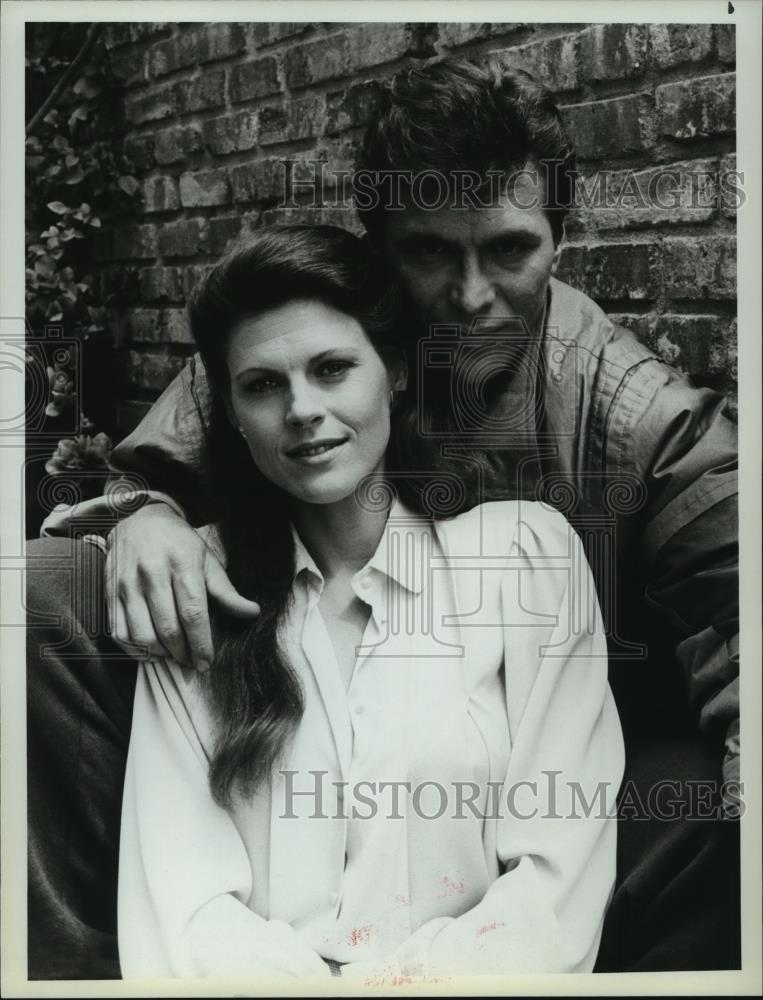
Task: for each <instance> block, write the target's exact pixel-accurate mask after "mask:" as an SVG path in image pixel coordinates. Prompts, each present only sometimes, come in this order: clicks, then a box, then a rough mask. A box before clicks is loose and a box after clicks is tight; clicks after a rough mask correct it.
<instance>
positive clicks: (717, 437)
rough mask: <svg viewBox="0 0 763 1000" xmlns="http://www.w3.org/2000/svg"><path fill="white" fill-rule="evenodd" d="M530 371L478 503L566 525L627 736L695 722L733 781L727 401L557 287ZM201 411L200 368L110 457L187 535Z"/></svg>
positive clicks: (196, 494) (198, 496)
mask: <svg viewBox="0 0 763 1000" xmlns="http://www.w3.org/2000/svg"><path fill="white" fill-rule="evenodd" d="M530 361H531V362H532V365H533V366H534V371H533V376H532V377H531V378H530V379H528V385H532V386H533V387H534V388H533V390H532V394H533V398H532V399H528V407H529V408H530V409H532V412H533V418H532V421H531V429H530V430H528V427H529V426H530V425H529V424H528V425H526V426H524V427H523V428H522V430H521V433H519V434H517V435H513V432H511V431H507V432H506V433H505V434H504V436H503V437H501V433H502V432H501V429H500V425H496V426H497V427H498V429H497V430H495V428H494V430H493V432H492V436H491V438H490V441H491V444H490V446H489V447H488V449H487V450H489V451H492V454H493V456H494V465H495V468H496V469H497V470H498V473H497V478H496V476H494V477H493V481H492V483H490V484H489V485H488V488H487V489H486V491H485V494H484V495H483V496H481V497H475V498H474V503H477V502H479V500H480V499H498V498H499V497H501V496H516V495H528V493H529V495H532V496H533V497H534V498H536V499H544V500H546V501H547V502H549V503H551V504H553V505H554V506H556V507H557V508H559V509H560V510H561V511H562V512H563V513H564V514H566V515H567V516H568V517H569V519H570V520H571V521H572V523H573V524H574V525H575V527H576V528H577V530H578V532H579V533H580V535H581V537H582V538H583V542H584V546H585V549H586V553H587V555H588V558H589V561H590V563H591V567H592V569H593V572H594V577H595V579H596V582H597V588H598V595H599V600H600V602H601V605H602V611H603V613H604V620H605V623H606V626H607V632H608V642H609V652H610V660H611V667H610V682H611V684H612V688H613V691H614V694H615V698H616V700H617V704H618V709H619V711H620V713H621V717H622V721H623V727H624V730H625V732H626V737H627V736H629V735H630V737H631V738H632V739H638V738H640V737H641V736H644V737H648V736H649V734H650V733H652V732H662V733H663V734H665V733H676V734H677V735H678V734H680V733H682V732H685V731H688V730H689V729H690V728H693V727H694V726H696V724H697V723H698V724H699V726H700V728H701V730H702V731H703V732H704V733H705V734H706V735H707V736H708V738H710V739H712V740H717V741H718V744H719V747H720V745H722V744H723V742H724V741H725V759H724V768H723V771H724V778H725V779H726V780H728V781H730V782H736V781H737V780H738V754H739V691H738V649H739V637H738V570H737V565H738V556H737V539H738V524H737V504H736V489H737V487H736V470H737V457H736V456H737V449H736V428H735V426H734V425H733V424H732V423H731V422H730V421H729V420H728V419H726V417H724V415H723V409H724V405H725V401H724V398H723V397H722V396H721V395H719V394H718V393H716V392H713V391H711V390H709V389H701V388H697V387H696V386H694V385H692V383H691V382H690V380H689V379H688V378H687V377H686V376H683V375H681V374H679V373H677V372H676V371H674V370H673V369H672V368H670V367H669V366H668V365H666V364H664V363H663V362H662V361H660V359H659V358H657V357H656V356H655V355H654V354H653V353H652V352H651V351H650V350H649V349H648V348H647V347H645V346H644V345H642V344H641V343H640V342H639V341H638V340H637V339H636V338H635V336H634V335H633V334H632V333H630V332H629V331H628V330H625V329H624V328H622V327H620V326H616V325H614V324H613V323H612V322H611V321H610V320H609V319H608V318H607V316H606V315H605V314H604V313H603V312H602V311H601V310H600V309H599V308H598V306H596V305H595V303H593V302H592V301H591V300H590V299H589V298H587V297H586V296H585V295H583V294H582V293H580V292H578V291H575V290H574V289H572V288H571V287H570V286H568V285H566V284H563V283H562V282H559V281H556V280H555V279H552V280H551V285H550V289H549V302H548V307H547V311H546V317H545V326H544V337H543V340H542V343H540V344H539V345H538V353H537V356H536V357H534V358H531V359H530ZM208 404H209V396H208V388H207V384H206V380H205V376H204V371H203V367H202V365H201V364H200V362H199V361H198V359H196V358H194V359H192V360H191V362H190V363H189V364H188V365H187V366H186V368H185V369H184V370H183V371H182V372H181V374H180V375H179V376H178V377H177V378H176V379H175V381H174V382H173V383H172V384H171V385H170V386H169V387H168V388H167V390H166V391H165V392H164V393H163V395H162V396H161V397H160V398H159V400H158V401H157V402H156V403H155V404H154V406H153V407H152V409H151V410H150V412H149V413H148V414H147V415H146V417H145V418H144V419H143V421H142V423H141V424H140V425H139V426H138V427H137V428H136V429H135V430H134V431H133V432H132V433H131V434H130V435H129V436H128V437H127V438H126V439H125V440H124V441H122V443H121V444H120V445H118V446H117V448H116V449H115V451H114V453H113V456H112V462H113V465H114V469H115V471H119V472H123V473H129V474H130V476H131V477H132V478H133V479H134V481H136V482H138V483H140V482H141V481H143V482H144V485H145V486H146V488H147V489H150V490H151V491H153V492H158V493H164V494H168V495H169V496H170V497H172V498H174V500H175V501H176V502H177V503H179V504H180V505H181V506H182V508H183V510H184V512H185V514H186V516H187V517H188V519H189V520H190V521H191V522H192V523H193V524H197V525H198V524H203V523H206V522H207V521H209V520H210V506H209V503H210V501H209V495H208V491H207V489H206V488H205V484H204V474H203V442H204V430H203V428H204V426H205V424H206V420H207V415H208ZM512 412H514V413H516V407H515V406H514V407H513V409H512ZM468 437H469V435H468V433H466V434H465V440H466V444H467V445H469V441H468ZM457 452H458V445H456V446H455V448H454V450H453V453H454V454H457ZM103 502H104V501H102V500H100V499H99V500H97V501H90V502H88V503H85V504H79V505H77V507H75V508H70V509H66V510H61V511H56V512H54V513H53V514H51V515H50V517H49V518H48V520H47V522H46V524H45V526H44V528H43V534H53V533H58V532H60V531H61V530H63V529H65V528H66V529H68V528H69V527H71V525H72V524H75V523H77V522H78V521H79V522H80V523H81V522H82V521H84V520H86V521H87V522H88V523H89V524H94V523H95V522H97V521H98V511H99V510H102V508H103ZM99 504H100V505H101V506H100V507H99ZM111 506H112V508H113V507H114V506H115V505H114V504H113V503H112V504H111ZM112 516H113V511H112ZM687 706H688V708H687ZM692 716H693V717H692Z"/></svg>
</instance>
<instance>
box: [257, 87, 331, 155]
mask: <svg viewBox="0 0 763 1000" xmlns="http://www.w3.org/2000/svg"><path fill="white" fill-rule="evenodd" d="M323 109H324V105H323V100H322V99H321V98H319V97H314V96H312V95H311V96H309V97H298V98H294V99H293V100H291V101H290V102H289V104H288V105H287V106H286V107H283V106H281V105H278V106H275V107H268V108H261V109H260V110H259V112H258V134H259V141H260V143H261V144H262V145H263V146H268V145H272V144H273V143H276V142H292V141H294V140H296V139H312V138H314V137H315V136H317V135H319V134H320V130H321V125H322V123H323V119H324V110H323Z"/></svg>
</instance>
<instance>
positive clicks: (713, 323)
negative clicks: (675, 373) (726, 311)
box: [654, 314, 736, 381]
mask: <svg viewBox="0 0 763 1000" xmlns="http://www.w3.org/2000/svg"><path fill="white" fill-rule="evenodd" d="M730 327H731V324H730V323H729V321H728V320H724V319H722V318H720V317H718V316H703V315H698V316H684V315H672V314H666V315H662V316H659V317H658V318H657V322H656V325H655V331H654V339H655V346H656V349H657V352H658V353H659V355H660V357H661V358H662V360H663V361H665V362H666V363H667V364H669V365H673V366H674V367H675V368H678V369H679V370H680V371H682V372H686V373H687V374H689V375H692V376H694V377H695V378H697V377H698V378H699V379H700V380H702V381H704V380H706V379H707V378H708V377H710V378H713V377H716V376H719V375H721V376H724V375H725V376H729V377H733V374H734V370H735V367H736V337H735V335H734V330H733V329H731V328H730Z"/></svg>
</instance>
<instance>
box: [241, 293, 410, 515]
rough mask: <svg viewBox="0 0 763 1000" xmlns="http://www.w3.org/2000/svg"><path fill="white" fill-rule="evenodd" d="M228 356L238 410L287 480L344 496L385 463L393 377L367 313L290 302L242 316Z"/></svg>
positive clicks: (299, 488) (281, 480)
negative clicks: (363, 317)
mask: <svg viewBox="0 0 763 1000" xmlns="http://www.w3.org/2000/svg"><path fill="white" fill-rule="evenodd" d="M227 362H228V372H229V375H230V408H231V411H232V412H231V416H232V419H233V420H234V421H235V423H236V425H237V426H238V427H240V428H241V430H242V432H243V434H244V436H245V438H246V441H247V444H248V445H249V451H250V453H251V455H252V458H253V459H254V462H255V464H256V465H257V467H258V468H259V470H260V472H262V474H263V475H264V476H266V477H267V478H268V479H269V480H270V481H271V482H273V483H275V484H276V485H277V486H279V487H280V488H281V489H283V490H285V491H286V492H287V493H290V494H291V495H292V496H294V497H296V498H297V499H299V500H301V501H303V502H305V503H312V504H328V503H335V502H337V501H339V500H343V499H344V498H345V497H347V496H350V495H351V494H352V493H353V491H354V489H355V487H356V486H357V484H358V482H359V481H360V480H361V479H362V478H363V477H364V476H366V475H369V474H371V473H374V472H380V471H383V469H384V453H385V451H386V449H387V443H388V441H389V412H390V389H391V388H392V383H391V381H390V375H389V373H388V371H387V368H386V367H385V364H384V362H383V361H382V359H381V358H380V357H379V355H378V354H377V353H376V350H375V349H374V347H373V345H372V344H371V342H370V340H369V339H368V337H367V335H366V333H365V332H364V330H363V328H362V327H361V326H360V324H359V323H358V322H357V320H355V319H353V318H352V317H351V316H348V315H347V314H345V313H342V312H339V311H338V310H336V309H334V308H332V307H331V306H329V305H325V304H324V303H322V302H317V301H302V300H298V301H294V302H288V303H286V304H284V305H282V306H278V307H277V308H274V309H270V310H268V311H267V312H264V313H261V314H259V315H257V316H255V317H253V318H250V319H244V320H241V321H240V322H239V323H238V324H236V326H234V327H233V329H232V331H231V334H230V337H229V340H228V347H227Z"/></svg>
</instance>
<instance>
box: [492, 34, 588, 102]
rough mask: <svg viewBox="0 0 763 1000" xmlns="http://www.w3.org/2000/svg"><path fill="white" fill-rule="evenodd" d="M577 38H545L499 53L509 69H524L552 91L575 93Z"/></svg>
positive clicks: (576, 81)
mask: <svg viewBox="0 0 763 1000" xmlns="http://www.w3.org/2000/svg"><path fill="white" fill-rule="evenodd" d="M577 38H578V36H577V35H562V36H561V37H559V38H544V39H541V40H540V41H537V42H530V43H529V44H528V45H520V46H518V47H517V48H513V49H509V50H508V51H505V52H502V53H500V56H499V58H500V61H501V62H502V63H503V64H504V65H505V66H509V67H516V68H517V69H524V70H526V71H527V72H528V73H531V74H532V75H533V76H535V77H537V78H538V79H539V80H542V82H543V83H544V84H545V85H546V86H547V87H548V88H549V89H550V90H554V91H564V90H575V88H576V87H578V86H579V85H580V73H579V68H580V59H579V58H578V48H577Z"/></svg>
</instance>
